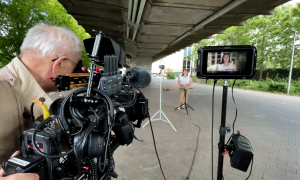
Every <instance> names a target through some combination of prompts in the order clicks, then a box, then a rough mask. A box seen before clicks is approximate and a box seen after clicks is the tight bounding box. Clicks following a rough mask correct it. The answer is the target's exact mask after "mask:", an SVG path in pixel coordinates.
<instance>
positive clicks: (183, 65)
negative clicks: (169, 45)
mask: <svg viewBox="0 0 300 180" xmlns="http://www.w3.org/2000/svg"><path fill="white" fill-rule="evenodd" d="M191 54H192V47H186V48H184V49H182V50H180V51H177V52H175V53H173V54H171V55H169V56H166V57H164V58H162V59H160V60H158V61H156V62H154V63H152V70H151V73H159V72H160V69H159V67H158V66H159V65H165V70H164V73H165V74H166V73H167V72H168V71H172V72H174V73H175V74H176V76H178V74H179V73H182V70H183V69H187V70H188V72H190V71H192V72H195V68H194V66H193V61H192V60H190V59H188V58H187V56H189V55H191Z"/></svg>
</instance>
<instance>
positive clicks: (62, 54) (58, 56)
mask: <svg viewBox="0 0 300 180" xmlns="http://www.w3.org/2000/svg"><path fill="white" fill-rule="evenodd" d="M61 56H66V55H65V54H64V53H61V54H59V55H57V58H55V59H52V60H51V61H52V62H54V61H56V60H58V58H60V57H61ZM68 60H69V61H71V62H72V63H73V64H74V65H75V66H77V64H76V63H75V62H74V61H72V60H70V59H68Z"/></svg>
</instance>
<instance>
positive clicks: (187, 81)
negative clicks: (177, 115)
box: [177, 69, 193, 109]
mask: <svg viewBox="0 0 300 180" xmlns="http://www.w3.org/2000/svg"><path fill="white" fill-rule="evenodd" d="M192 84H193V80H192V78H191V77H190V76H189V75H188V71H187V70H186V69H184V70H183V72H182V75H181V76H179V78H178V85H180V88H190V85H192ZM189 93H190V90H189V89H187V90H186V101H187V99H188V97H189ZM183 103H184V89H179V102H178V108H177V109H184V108H185V106H184V105H182V106H181V107H179V106H180V105H181V104H183Z"/></svg>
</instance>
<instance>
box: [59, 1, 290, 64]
mask: <svg viewBox="0 0 300 180" xmlns="http://www.w3.org/2000/svg"><path fill="white" fill-rule="evenodd" d="M287 1H289V0H272V1H270V0H234V1H232V0H59V2H60V3H61V4H62V5H63V6H64V7H65V8H66V10H67V12H68V13H69V14H71V15H72V16H73V17H74V18H75V19H76V20H77V21H78V24H79V25H81V26H83V27H84V28H85V29H86V31H87V32H88V33H90V34H91V35H92V36H93V35H94V33H93V32H92V30H93V29H95V30H97V31H103V32H104V34H105V35H106V36H109V37H111V38H112V39H114V40H115V41H116V42H117V43H119V44H120V45H121V46H122V47H124V49H125V53H126V54H127V55H128V56H130V57H131V58H132V65H133V66H134V65H139V64H144V65H145V63H146V62H147V63H149V62H151V61H156V60H158V59H161V58H163V57H165V56H167V55H170V54H172V53H174V52H176V51H178V50H180V49H182V48H185V47H186V46H189V45H191V44H193V43H197V42H199V41H201V40H202V39H207V38H209V37H210V36H212V35H213V34H221V33H224V31H225V30H226V29H227V28H229V27H231V26H242V25H244V23H245V20H247V19H249V18H252V17H254V16H257V15H270V14H272V12H273V10H274V8H275V7H277V6H279V5H281V4H284V3H286V2H287ZM141 57H147V58H141ZM149 58H151V61H149ZM141 61H145V63H144V62H141ZM151 63H152V62H151ZM150 69H151V66H150Z"/></svg>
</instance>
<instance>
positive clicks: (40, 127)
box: [31, 117, 74, 158]
mask: <svg viewBox="0 0 300 180" xmlns="http://www.w3.org/2000/svg"><path fill="white" fill-rule="evenodd" d="M51 121H53V118H52V117H49V118H47V119H45V120H43V121H42V122H41V123H40V124H39V125H37V126H36V129H34V130H33V134H32V137H31V142H32V146H33V148H34V150H36V152H37V153H38V154H40V155H41V156H44V157H47V158H60V157H63V156H66V155H68V154H70V153H72V152H73V150H74V148H72V149H71V150H69V151H68V152H66V153H64V154H60V155H48V154H45V153H43V152H42V151H41V150H39V148H38V147H37V146H36V144H35V143H34V142H36V141H35V136H36V132H37V131H38V130H42V127H43V126H44V125H45V124H47V123H49V122H51Z"/></svg>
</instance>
